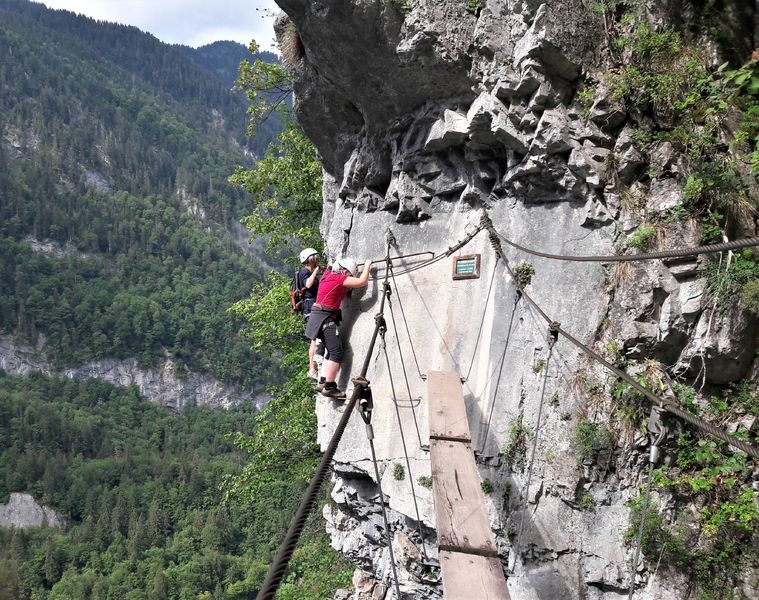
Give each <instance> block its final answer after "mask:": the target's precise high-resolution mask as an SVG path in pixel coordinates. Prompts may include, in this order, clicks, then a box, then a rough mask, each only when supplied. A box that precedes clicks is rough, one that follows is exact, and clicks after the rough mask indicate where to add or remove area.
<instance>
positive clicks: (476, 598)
mask: <svg viewBox="0 0 759 600" xmlns="http://www.w3.org/2000/svg"><path fill="white" fill-rule="evenodd" d="M427 397H428V403H429V424H430V461H431V463H432V497H433V500H434V503H435V524H436V526H437V534H438V547H439V551H440V569H441V571H442V576H443V595H444V597H445V598H446V600H509V591H508V588H507V587H506V578H505V577H504V575H503V568H502V566H501V561H500V559H499V558H498V552H497V550H496V545H495V539H494V537H493V532H492V531H491V530H490V523H489V521H488V515H487V512H486V511H485V498H484V496H483V493H482V488H481V486H480V474H479V472H478V471H477V465H476V464H475V461H474V453H473V452H472V439H471V434H470V432H469V421H468V419H467V416H466V406H465V405H464V391H463V388H462V386H461V380H460V379H459V376H458V375H457V374H456V373H447V372H443V371H431V372H429V373H428V374H427Z"/></svg>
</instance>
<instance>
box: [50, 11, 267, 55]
mask: <svg viewBox="0 0 759 600" xmlns="http://www.w3.org/2000/svg"><path fill="white" fill-rule="evenodd" d="M41 1H42V4H44V5H45V6H48V7H49V8H64V9H66V10H70V11H73V12H76V13H81V14H84V15H87V16H88V17H92V18H94V19H99V20H102V21H111V22H115V23H122V24H124V25H134V26H136V27H138V28H140V29H142V30H143V31H148V32H150V33H152V34H153V35H154V36H156V37H157V38H158V39H159V40H161V41H163V42H167V43H170V44H185V45H187V46H193V47H198V46H203V45H204V44H209V43H211V42H215V41H219V40H234V41H236V42H240V43H241V44H245V45H246V46H247V45H248V43H250V41H251V40H252V39H255V40H256V41H257V42H258V45H259V48H260V49H261V50H268V51H270V52H273V51H276V48H275V47H274V46H273V43H274V28H273V27H274V15H275V14H276V13H278V12H279V8H278V7H277V5H276V4H274V0H225V1H224V2H221V1H220V0H41Z"/></svg>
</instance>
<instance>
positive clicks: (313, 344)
mask: <svg viewBox="0 0 759 600" xmlns="http://www.w3.org/2000/svg"><path fill="white" fill-rule="evenodd" d="M314 354H316V340H311V345H310V346H309V347H308V370H309V371H310V372H311V373H317V372H318V370H319V368H318V367H317V365H316V362H315V361H314Z"/></svg>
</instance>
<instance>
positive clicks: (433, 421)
mask: <svg viewBox="0 0 759 600" xmlns="http://www.w3.org/2000/svg"><path fill="white" fill-rule="evenodd" d="M427 396H428V398H427V401H428V402H429V416H430V439H432V438H438V439H445V440H462V441H465V442H470V441H471V440H472V437H471V433H470V432H469V420H468V419H467V417H466V406H465V405H464V389H463V387H462V386H461V379H459V376H458V375H456V373H446V372H443V371H430V372H429V373H427Z"/></svg>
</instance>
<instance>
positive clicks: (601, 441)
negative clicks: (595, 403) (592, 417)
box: [570, 421, 613, 465]
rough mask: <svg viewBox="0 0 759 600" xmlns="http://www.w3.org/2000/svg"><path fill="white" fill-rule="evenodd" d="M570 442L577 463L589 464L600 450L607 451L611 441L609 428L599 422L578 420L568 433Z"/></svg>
mask: <svg viewBox="0 0 759 600" xmlns="http://www.w3.org/2000/svg"><path fill="white" fill-rule="evenodd" d="M570 443H571V444H572V449H573V450H574V453H575V458H576V459H577V464H578V465H582V464H589V463H591V462H593V461H594V460H595V459H596V457H597V456H598V455H599V454H600V453H602V452H608V451H609V450H610V449H611V447H612V443H613V439H612V436H611V433H610V432H609V430H608V429H607V428H606V427H605V426H604V425H603V424H601V423H591V422H590V421H579V422H578V423H576V424H575V426H574V427H573V429H572V432H571V433H570Z"/></svg>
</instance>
